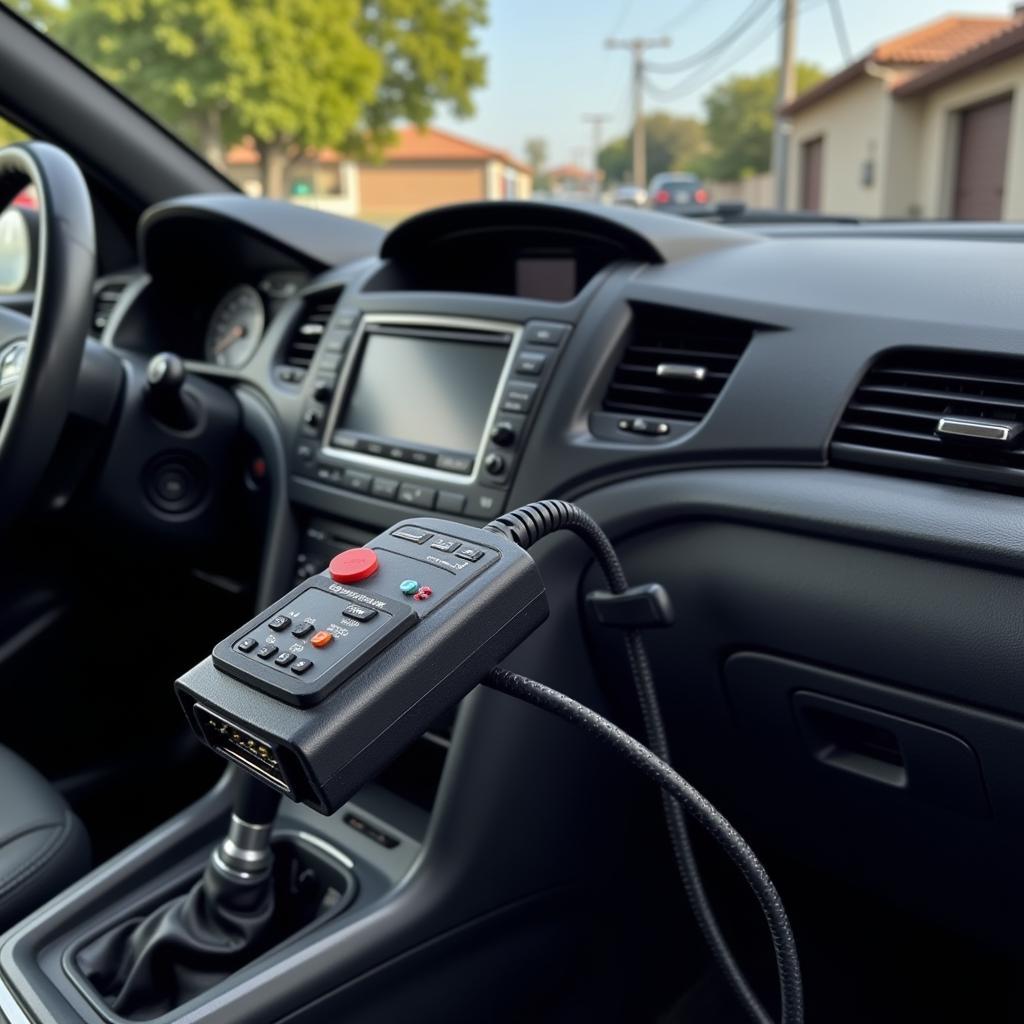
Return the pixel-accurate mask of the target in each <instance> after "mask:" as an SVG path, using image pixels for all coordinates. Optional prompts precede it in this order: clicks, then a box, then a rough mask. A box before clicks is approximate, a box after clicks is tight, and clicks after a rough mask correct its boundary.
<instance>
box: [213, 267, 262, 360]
mask: <svg viewBox="0 0 1024 1024" xmlns="http://www.w3.org/2000/svg"><path fill="white" fill-rule="evenodd" d="M264 321H265V315H264V311H263V299H261V298H260V293H259V292H258V291H256V289H255V288H253V287H252V286H251V285H248V284H240V285H238V286H237V287H236V288H232V289H231V291H229V292H228V293H227V294H226V295H225V296H224V298H222V299H221V300H220V302H218V303H217V308H216V309H215V310H214V311H213V316H211V317H210V325H209V327H207V329H206V358H207V359H208V360H209V361H210V362H211V363H216V364H217V365H218V366H242V365H244V364H245V363H247V362H248V361H249V357H250V356H251V355H252V354H253V352H255V351H256V346H257V345H258V344H259V341H260V338H261V337H262V336H263V325H264Z"/></svg>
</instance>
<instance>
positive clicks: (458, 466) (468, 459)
mask: <svg viewBox="0 0 1024 1024" xmlns="http://www.w3.org/2000/svg"><path fill="white" fill-rule="evenodd" d="M435 465H436V466H437V468H438V469H443V470H445V472H448V473H472V472H473V456H472V455H450V454H444V453H442V454H440V455H438V457H437V462H436V463H435Z"/></svg>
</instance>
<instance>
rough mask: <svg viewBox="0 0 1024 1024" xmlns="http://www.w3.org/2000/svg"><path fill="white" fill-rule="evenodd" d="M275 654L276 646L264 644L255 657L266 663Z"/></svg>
mask: <svg viewBox="0 0 1024 1024" xmlns="http://www.w3.org/2000/svg"><path fill="white" fill-rule="evenodd" d="M275 654H277V646H276V644H264V645H263V646H262V647H261V648H260V649H259V650H258V651H257V652H256V657H257V658H262V659H263V660H264V661H268V660H269V659H270V658H272V657H273V656H274V655H275Z"/></svg>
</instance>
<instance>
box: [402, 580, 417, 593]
mask: <svg viewBox="0 0 1024 1024" xmlns="http://www.w3.org/2000/svg"><path fill="white" fill-rule="evenodd" d="M398 589H399V590H400V591H401V592H402V593H403V594H415V593H416V591H417V590H419V589H420V585H419V584H418V583H417V582H416V581H415V580H402V582H401V583H399V584H398Z"/></svg>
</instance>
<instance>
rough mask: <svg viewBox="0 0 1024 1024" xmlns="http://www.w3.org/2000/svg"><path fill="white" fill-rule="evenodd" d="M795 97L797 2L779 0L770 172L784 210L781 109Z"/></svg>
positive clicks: (785, 135)
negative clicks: (777, 54)
mask: <svg viewBox="0 0 1024 1024" xmlns="http://www.w3.org/2000/svg"><path fill="white" fill-rule="evenodd" d="M795 97H796V0H782V22H781V24H780V25H779V88H778V92H777V93H776V96H775V129H774V131H773V133H772V172H773V174H774V175H775V205H776V206H777V207H778V209H780V210H784V209H785V208H786V188H787V184H788V181H787V179H788V177H789V156H790V153H789V142H790V139H789V132H790V126H789V122H788V121H787V120H786V118H784V117H783V116H782V113H781V111H782V108H783V107H784V106H786V104H787V103H789V102H790V101H791V100H793V99H794V98H795Z"/></svg>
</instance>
